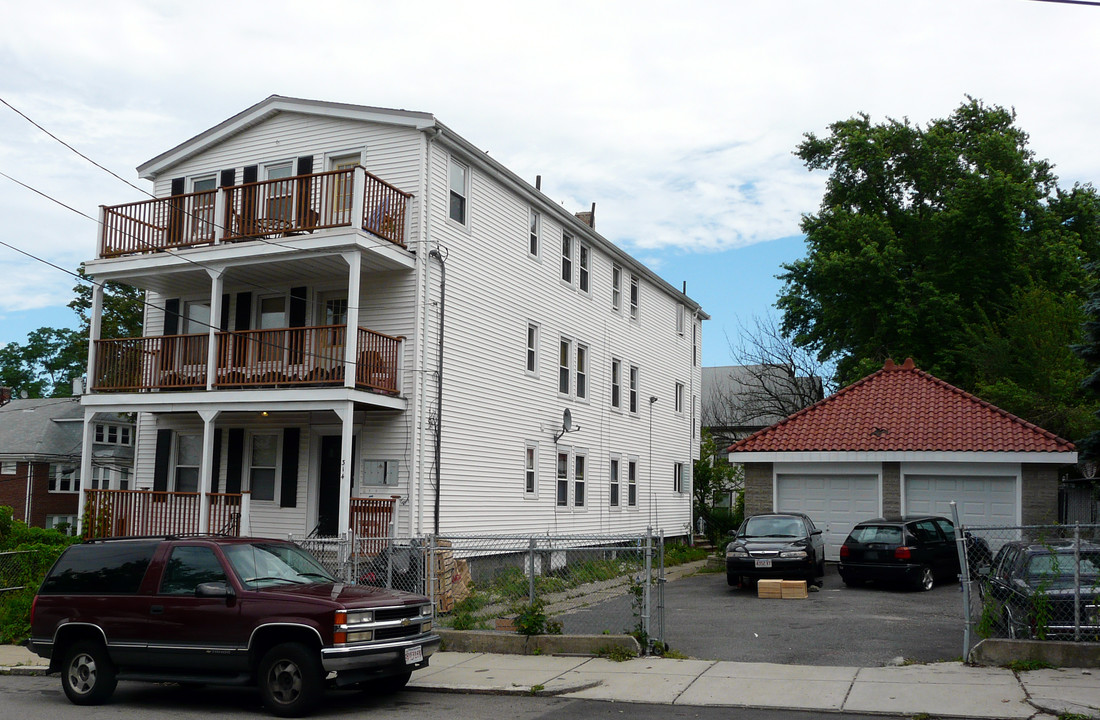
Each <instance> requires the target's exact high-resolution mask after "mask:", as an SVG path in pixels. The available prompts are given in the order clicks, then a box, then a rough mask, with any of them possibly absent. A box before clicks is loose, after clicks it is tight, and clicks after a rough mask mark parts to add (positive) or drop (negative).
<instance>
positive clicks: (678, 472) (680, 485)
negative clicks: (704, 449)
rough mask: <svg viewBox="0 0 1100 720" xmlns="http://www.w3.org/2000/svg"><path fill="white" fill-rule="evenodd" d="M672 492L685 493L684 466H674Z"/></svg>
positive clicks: (675, 464) (678, 464) (674, 464)
mask: <svg viewBox="0 0 1100 720" xmlns="http://www.w3.org/2000/svg"><path fill="white" fill-rule="evenodd" d="M672 492H674V493H682V492H684V464H683V463H673V464H672Z"/></svg>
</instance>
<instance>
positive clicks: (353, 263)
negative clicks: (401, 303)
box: [344, 252, 363, 422]
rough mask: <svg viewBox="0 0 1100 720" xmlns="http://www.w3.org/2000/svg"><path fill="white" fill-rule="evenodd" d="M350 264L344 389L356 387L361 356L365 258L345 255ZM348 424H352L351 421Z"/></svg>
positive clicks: (355, 253)
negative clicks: (362, 286) (362, 290)
mask: <svg viewBox="0 0 1100 720" xmlns="http://www.w3.org/2000/svg"><path fill="white" fill-rule="evenodd" d="M344 260H345V261H346V262H347V264H348V327H347V338H346V340H345V342H344V387H346V388H354V387H355V361H356V356H357V355H358V354H359V281H360V277H359V275H360V272H361V270H362V267H363V257H362V256H361V255H360V254H359V253H358V252H347V253H344ZM348 422H351V421H350V420H349V421H348Z"/></svg>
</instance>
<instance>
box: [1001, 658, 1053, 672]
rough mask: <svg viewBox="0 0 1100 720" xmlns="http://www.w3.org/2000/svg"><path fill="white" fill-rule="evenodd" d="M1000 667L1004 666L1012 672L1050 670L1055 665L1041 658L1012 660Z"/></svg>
mask: <svg viewBox="0 0 1100 720" xmlns="http://www.w3.org/2000/svg"><path fill="white" fill-rule="evenodd" d="M1001 667H1006V668H1008V669H1009V670H1011V671H1012V672H1030V671H1032V670H1051V669H1053V668H1055V667H1057V666H1056V665H1051V664H1050V663H1048V662H1045V661H1043V660H1013V661H1012V662H1010V663H1008V664H1007V665H1002V666H1001Z"/></svg>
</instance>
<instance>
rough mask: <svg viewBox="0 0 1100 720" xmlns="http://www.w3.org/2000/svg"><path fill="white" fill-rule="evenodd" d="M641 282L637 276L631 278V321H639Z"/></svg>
mask: <svg viewBox="0 0 1100 720" xmlns="http://www.w3.org/2000/svg"><path fill="white" fill-rule="evenodd" d="M638 286H639V281H638V276H637V275H631V276H630V319H631V320H637V319H638V295H639V292H640V290H639V287H638Z"/></svg>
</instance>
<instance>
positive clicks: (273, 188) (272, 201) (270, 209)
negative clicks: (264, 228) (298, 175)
mask: <svg viewBox="0 0 1100 720" xmlns="http://www.w3.org/2000/svg"><path fill="white" fill-rule="evenodd" d="M265 171H266V173H267V179H268V180H283V178H290V177H293V176H294V163H291V162H284V163H279V164H277V165H268V166H267V167H266V168H265ZM266 209H267V218H268V219H271V220H282V221H284V222H287V223H289V222H290V219H291V218H292V217H294V182H293V181H292V180H284V181H283V182H277V183H272V184H270V185H268V186H267V206H266Z"/></svg>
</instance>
